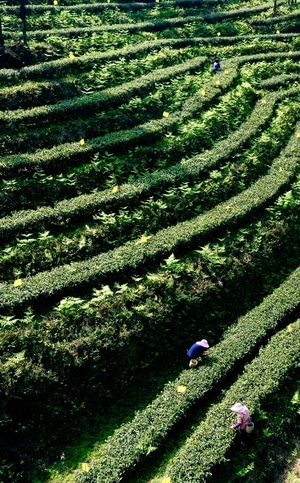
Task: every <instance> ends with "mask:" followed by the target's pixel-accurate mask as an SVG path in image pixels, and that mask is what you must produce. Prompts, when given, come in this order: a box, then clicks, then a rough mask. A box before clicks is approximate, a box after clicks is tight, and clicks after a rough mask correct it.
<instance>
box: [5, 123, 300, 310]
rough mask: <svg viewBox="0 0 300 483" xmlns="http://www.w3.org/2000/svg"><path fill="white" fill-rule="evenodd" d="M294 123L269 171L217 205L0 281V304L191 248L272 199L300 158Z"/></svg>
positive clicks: (90, 280) (83, 282) (31, 298)
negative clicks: (84, 255) (88, 254)
mask: <svg viewBox="0 0 300 483" xmlns="http://www.w3.org/2000/svg"><path fill="white" fill-rule="evenodd" d="M299 127H300V125H299V124H298V125H297V127H296V133H295V134H293V136H292V137H291V139H290V141H289V143H288V144H287V146H286V148H285V149H284V150H283V151H282V153H281V155H280V156H279V157H278V158H277V159H276V160H275V161H274V162H273V164H272V166H271V168H270V171H269V174H267V175H266V176H264V177H262V178H260V179H259V180H258V181H257V182H256V183H254V184H253V185H252V186H251V187H250V188H248V189H247V190H245V191H244V192H242V193H241V194H239V195H237V196H234V197H233V198H231V199H229V200H228V201H225V202H223V203H220V204H219V205H217V206H216V207H215V208H213V209H212V210H210V211H208V212H206V213H205V214H203V215H200V216H198V217H196V218H194V219H193V220H191V221H185V222H182V223H179V224H177V225H175V226H171V227H169V228H166V229H163V230H160V231H159V232H157V233H156V234H155V235H153V236H147V237H145V236H143V237H141V239H140V240H136V241H132V242H128V243H126V244H125V245H123V246H121V247H118V248H116V249H114V250H111V251H108V252H106V253H102V254H100V255H98V256H95V257H93V258H91V259H89V260H86V261H83V262H75V263H72V264H70V265H63V266H61V267H57V268H54V269H53V270H51V271H48V272H42V273H39V274H37V275H35V276H32V277H27V278H26V279H24V280H23V282H22V284H21V286H18V287H15V286H14V285H11V284H4V283H1V284H0V289H1V292H2V298H1V301H0V308H7V307H11V308H13V307H15V306H18V305H22V304H24V303H25V304H28V303H31V302H33V301H34V300H37V299H40V298H41V297H49V296H52V295H60V294H62V293H70V291H73V290H74V289H75V288H79V287H82V286H87V285H88V284H90V283H95V282H96V281H99V279H100V278H102V279H103V278H104V279H107V278H108V277H109V276H115V275H116V274H120V273H122V272H124V271H125V272H129V273H130V272H131V273H132V272H133V271H134V270H136V269H137V267H141V266H142V265H145V264H147V263H152V261H154V260H158V259H161V258H162V257H164V256H166V255H167V256H168V255H169V254H170V253H172V252H173V251H174V250H175V249H176V248H177V249H179V248H180V249H183V247H191V245H192V244H194V243H196V242H199V240H200V239H201V238H202V239H203V237H205V236H207V235H208V234H209V233H212V232H214V231H216V230H219V229H220V228H222V227H224V226H227V227H228V226H229V225H230V224H231V225H232V224H235V223H237V222H238V221H240V220H241V219H243V218H245V217H246V216H249V215H250V213H252V212H254V211H256V210H258V209H259V208H261V207H263V206H264V205H266V204H267V203H268V202H270V201H271V200H272V199H274V198H275V197H276V196H278V194H279V193H280V191H281V190H282V189H283V188H284V187H286V186H287V184H288V183H289V182H290V181H291V180H292V179H293V177H294V176H295V171H296V168H297V165H298V164H299V159H300V150H299V143H300V135H299V134H300V133H299Z"/></svg>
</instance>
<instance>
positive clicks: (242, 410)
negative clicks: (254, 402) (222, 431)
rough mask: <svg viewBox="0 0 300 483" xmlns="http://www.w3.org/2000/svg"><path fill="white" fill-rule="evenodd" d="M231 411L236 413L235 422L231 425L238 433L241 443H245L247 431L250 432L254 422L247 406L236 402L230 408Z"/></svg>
mask: <svg viewBox="0 0 300 483" xmlns="http://www.w3.org/2000/svg"><path fill="white" fill-rule="evenodd" d="M230 410H231V411H233V412H234V413H237V419H236V423H235V424H233V425H232V426H231V428H232V429H236V430H237V431H238V434H239V439H240V442H241V444H246V442H247V437H248V434H249V433H252V431H253V429H254V424H253V422H252V420H251V417H250V412H249V409H248V408H247V406H244V405H243V404H241V403H239V402H237V403H235V404H234V405H233V406H231V408H230Z"/></svg>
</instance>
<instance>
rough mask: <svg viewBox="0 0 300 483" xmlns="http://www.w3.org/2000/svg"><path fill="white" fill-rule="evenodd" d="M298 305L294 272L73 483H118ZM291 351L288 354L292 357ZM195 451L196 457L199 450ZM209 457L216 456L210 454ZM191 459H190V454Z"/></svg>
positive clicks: (298, 275) (298, 274)
mask: <svg viewBox="0 0 300 483" xmlns="http://www.w3.org/2000/svg"><path fill="white" fill-rule="evenodd" d="M299 304H300V269H299V268H298V269H297V270H296V271H295V272H294V273H293V274H292V275H290V277H289V278H288V279H287V280H286V281H285V282H284V283H283V284H282V285H281V286H280V287H278V288H277V289H276V290H274V292H273V293H272V294H271V295H269V296H268V297H266V298H265V300H264V301H263V302H262V303H261V304H260V305H259V306H258V307H255V308H254V309H253V310H252V311H250V312H248V313H247V314H246V315H244V316H243V317H241V318H240V319H239V320H238V321H237V323H236V324H235V325H233V326H232V327H231V328H229V329H228V330H227V331H226V332H225V334H224V336H223V339H222V340H221V342H220V343H219V344H217V345H216V346H215V347H213V348H211V349H210V352H209V353H210V355H209V359H208V361H206V362H205V364H202V365H200V366H198V368H197V369H196V370H195V371H194V370H193V371H184V372H183V373H182V374H181V375H180V376H179V377H178V378H177V379H176V380H175V381H174V382H170V383H168V384H167V385H166V387H165V388H164V390H163V391H162V392H161V394H159V395H158V396H157V398H156V399H154V400H153V402H152V403H151V404H150V405H149V406H147V407H146V408H145V409H144V410H143V411H139V412H138V413H137V414H136V415H135V417H134V419H133V420H132V421H131V422H129V423H126V424H123V425H122V426H121V427H120V428H118V429H117V430H116V431H115V432H114V434H113V435H112V436H111V437H109V438H108V440H107V441H106V443H105V444H103V445H102V446H100V447H99V448H96V449H95V450H94V452H93V453H92V455H91V456H92V458H91V461H89V464H90V463H91V465H92V469H91V470H90V472H88V473H83V472H78V474H77V476H76V481H77V482H78V483H79V482H80V483H83V482H92V481H99V480H98V479H97V478H100V479H101V481H105V482H106V483H115V482H117V481H120V480H121V479H122V477H123V476H124V474H126V472H128V471H129V470H130V469H133V468H134V466H136V465H137V464H138V462H140V461H141V460H142V459H143V458H145V457H146V456H147V454H149V453H150V452H152V451H154V450H155V449H156V448H157V447H158V446H159V445H160V444H161V443H162V441H163V439H164V438H165V437H166V436H167V434H168V433H169V432H170V430H171V428H172V427H174V425H175V424H176V423H177V422H178V421H180V419H181V418H183V417H184V416H185V415H186V414H187V412H188V410H189V408H191V406H192V405H194V404H195V403H196V402H198V401H199V399H200V398H201V397H203V395H204V394H206V393H207V392H208V391H209V390H211V389H212V388H213V387H214V386H215V385H216V384H217V383H218V382H220V380H222V379H223V378H224V377H225V376H226V374H228V373H229V371H230V370H232V369H233V367H235V365H236V364H237V363H239V364H240V363H241V360H242V359H243V358H244V357H245V356H246V355H247V354H249V353H251V352H252V351H253V349H254V348H255V346H256V345H258V344H259V343H260V342H261V341H262V340H263V339H264V338H265V337H266V335H267V334H268V333H269V332H270V331H272V330H274V329H276V327H277V326H278V325H279V323H280V322H281V321H282V320H283V319H284V318H285V317H286V316H287V315H288V314H292V312H293V311H294V310H295V309H296V308H297V307H299ZM299 328H300V327H299ZM289 344H290V341H289ZM296 345H297V344H295V346H294V353H295V352H297V350H295V347H296ZM281 349H282V348H281V347H280V351H279V353H278V354H277V357H279V356H280V355H281V356H282V357H283V358H284V357H285V356H284V351H283V350H281ZM277 352H278V347H277ZM181 386H183V387H186V388H187V390H186V392H184V393H178V391H177V388H178V387H181ZM251 387H252V385H251ZM240 397H244V393H242V394H239V393H236V396H234V398H233V401H232V403H231V404H233V402H234V400H235V399H239V398H240ZM217 420H218V421H219V418H217ZM213 427H214V426H213ZM200 442H201V443H202V444H203V445H204V448H205V444H207V443H208V444H209V445H210V444H211V443H210V442H209V441H207V440H206V439H205V442H206V443H205V442H204V441H203V440H202V438H201V439H200ZM151 448H152V449H151ZM198 451H199V452H200V453H201V452H202V451H203V447H201V449H198ZM214 454H218V452H217V451H214ZM193 456H194V457H195V455H194V453H193ZM181 464H183V463H182V460H181ZM183 466H184V464H183ZM200 468H201V465H200ZM173 473H174V472H172V473H171V474H173ZM181 481H183V480H181ZM184 481H185V480H184ZM193 481H195V479H194V480H193ZM197 481H198V480H197Z"/></svg>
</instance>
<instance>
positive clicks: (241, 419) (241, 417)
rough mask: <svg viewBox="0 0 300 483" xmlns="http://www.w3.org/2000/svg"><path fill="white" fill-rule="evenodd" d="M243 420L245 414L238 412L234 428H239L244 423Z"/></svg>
mask: <svg viewBox="0 0 300 483" xmlns="http://www.w3.org/2000/svg"><path fill="white" fill-rule="evenodd" d="M242 422H243V416H242V415H241V414H238V416H237V420H236V423H235V424H233V425H232V426H231V427H232V429H238V428H239V427H240V426H241V425H242Z"/></svg>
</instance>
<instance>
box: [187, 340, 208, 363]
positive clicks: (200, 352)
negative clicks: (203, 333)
mask: <svg viewBox="0 0 300 483" xmlns="http://www.w3.org/2000/svg"><path fill="white" fill-rule="evenodd" d="M208 348H209V344H208V342H207V340H206V339H202V340H200V341H198V342H195V344H193V345H192V347H190V349H189V350H188V351H187V356H188V360H189V367H195V366H197V365H198V359H199V357H201V359H204V358H205V357H207V355H208V350H207V349H208Z"/></svg>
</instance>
